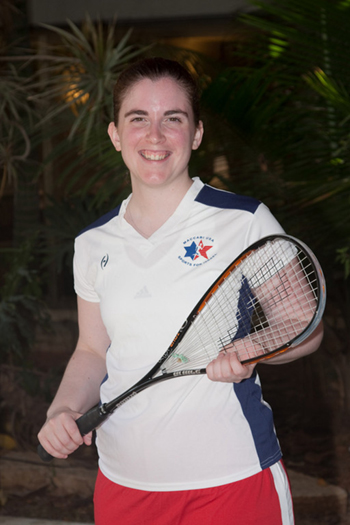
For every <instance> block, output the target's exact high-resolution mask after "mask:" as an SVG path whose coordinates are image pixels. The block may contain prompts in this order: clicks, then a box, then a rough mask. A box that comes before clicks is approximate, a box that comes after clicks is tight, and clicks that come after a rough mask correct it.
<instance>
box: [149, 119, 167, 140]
mask: <svg viewBox="0 0 350 525" xmlns="http://www.w3.org/2000/svg"><path fill="white" fill-rule="evenodd" d="M148 139H149V140H150V141H151V142H152V143H154V144H157V143H158V142H161V141H162V140H163V139H164V134H163V132H162V128H161V125H160V124H159V123H158V122H153V123H151V126H150V128H149V131H148Z"/></svg>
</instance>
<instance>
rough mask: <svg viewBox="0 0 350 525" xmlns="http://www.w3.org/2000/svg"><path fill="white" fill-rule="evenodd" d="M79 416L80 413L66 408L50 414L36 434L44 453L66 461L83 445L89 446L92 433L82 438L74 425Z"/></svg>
mask: <svg viewBox="0 0 350 525" xmlns="http://www.w3.org/2000/svg"><path fill="white" fill-rule="evenodd" d="M80 416H81V414H80V413H78V412H74V411H73V410H71V409H69V408H67V407H64V408H61V409H59V410H56V411H55V412H53V413H52V414H50V416H49V417H48V419H47V420H46V422H45V424H44V426H43V427H42V429H41V430H40V432H39V434H38V439H39V441H40V444H41V445H42V447H43V448H44V449H45V450H46V452H48V453H49V454H51V456H53V457H55V458H59V459H66V458H67V457H68V456H69V454H71V453H72V452H74V451H75V450H76V449H77V448H79V447H80V445H82V444H83V443H85V445H91V443H92V432H89V434H86V436H82V435H81V434H80V432H79V429H78V427H77V424H76V423H75V421H76V419H78V418H79V417H80Z"/></svg>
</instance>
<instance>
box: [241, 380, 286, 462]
mask: <svg viewBox="0 0 350 525" xmlns="http://www.w3.org/2000/svg"><path fill="white" fill-rule="evenodd" d="M255 379H256V371H254V373H253V375H252V377H250V378H249V379H245V380H244V381H242V382H241V383H234V385H233V389H234V391H235V393H236V396H237V398H238V401H239V402H240V404H241V407H242V410H243V414H244V416H245V418H246V420H247V422H248V424H249V426H250V429H251V432H252V436H253V439H254V443H255V448H256V452H257V454H258V457H259V461H260V465H261V468H262V469H265V468H268V467H270V466H271V465H273V464H274V463H276V461H279V460H280V459H281V457H282V453H281V449H280V446H279V443H278V439H277V437H276V433H275V427H274V422H273V415H272V410H271V409H270V407H269V406H267V405H266V404H265V403H264V402H263V400H262V394H261V388H260V385H259V384H257V383H256V382H255Z"/></svg>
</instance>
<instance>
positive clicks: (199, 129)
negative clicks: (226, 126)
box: [192, 120, 204, 150]
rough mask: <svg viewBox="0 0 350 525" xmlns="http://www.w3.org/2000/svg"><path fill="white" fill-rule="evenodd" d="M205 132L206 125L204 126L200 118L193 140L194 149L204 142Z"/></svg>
mask: <svg viewBox="0 0 350 525" xmlns="http://www.w3.org/2000/svg"><path fill="white" fill-rule="evenodd" d="M203 133H204V127H203V122H202V121H201V120H200V121H199V124H198V126H197V128H196V132H195V134H194V138H193V142H192V149H194V150H195V149H198V148H199V146H200V144H201V142H202V138H203Z"/></svg>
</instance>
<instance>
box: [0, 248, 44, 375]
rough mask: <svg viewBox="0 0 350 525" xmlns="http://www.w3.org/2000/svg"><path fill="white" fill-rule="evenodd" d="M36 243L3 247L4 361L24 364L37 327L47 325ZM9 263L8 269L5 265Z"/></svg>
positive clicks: (0, 310)
mask: <svg viewBox="0 0 350 525" xmlns="http://www.w3.org/2000/svg"><path fill="white" fill-rule="evenodd" d="M33 259H34V257H33V243H32V242H31V241H27V242H25V243H24V244H23V245H22V246H21V247H20V248H18V249H8V250H5V249H2V250H1V260H2V271H3V276H2V278H1V282H0V333H1V338H0V362H2V363H4V362H9V363H12V364H20V365H23V364H25V363H26V360H27V357H28V352H29V350H30V347H31V345H32V343H33V342H34V339H35V330H36V327H37V326H38V325H39V324H40V325H43V326H44V325H46V324H47V321H48V314H47V311H46V307H45V305H44V303H43V302H42V282H41V280H40V276H39V274H38V272H37V270H35V269H34V268H33V262H34V261H33ZM4 263H5V268H4Z"/></svg>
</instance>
